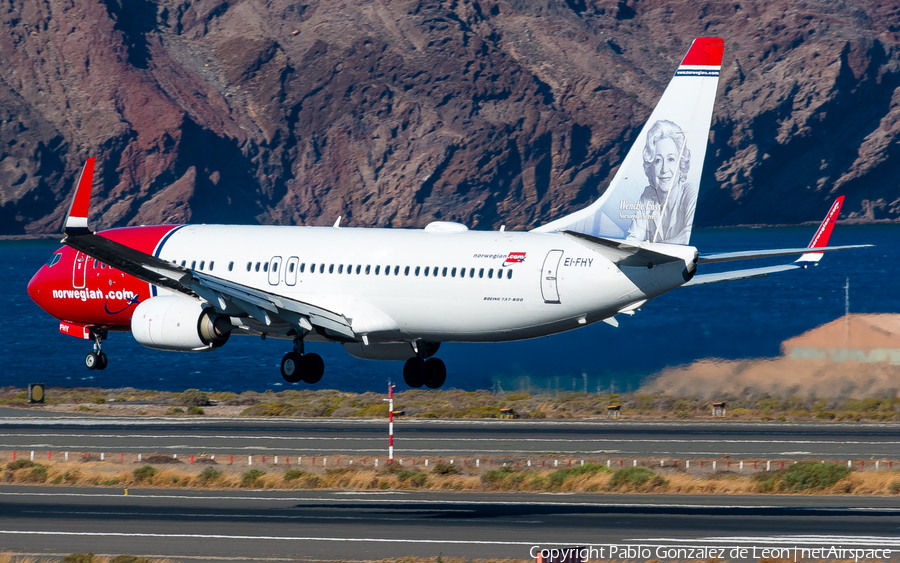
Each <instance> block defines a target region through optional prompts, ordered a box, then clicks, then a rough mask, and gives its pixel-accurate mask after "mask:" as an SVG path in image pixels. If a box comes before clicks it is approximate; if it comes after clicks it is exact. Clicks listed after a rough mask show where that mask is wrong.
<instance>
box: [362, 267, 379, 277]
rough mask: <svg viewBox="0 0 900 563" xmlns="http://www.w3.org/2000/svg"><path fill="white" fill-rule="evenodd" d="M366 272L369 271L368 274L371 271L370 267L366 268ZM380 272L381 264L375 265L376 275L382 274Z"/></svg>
mask: <svg viewBox="0 0 900 563" xmlns="http://www.w3.org/2000/svg"><path fill="white" fill-rule="evenodd" d="M366 273H367V274H368V273H369V269H368V268H366ZM380 273H381V266H375V275H376V276H377V275H378V274H380Z"/></svg>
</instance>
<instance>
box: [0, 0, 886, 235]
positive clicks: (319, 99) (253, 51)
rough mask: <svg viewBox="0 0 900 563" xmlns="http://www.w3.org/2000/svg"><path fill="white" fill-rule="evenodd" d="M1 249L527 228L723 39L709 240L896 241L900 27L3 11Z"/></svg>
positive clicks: (827, 19)
mask: <svg viewBox="0 0 900 563" xmlns="http://www.w3.org/2000/svg"><path fill="white" fill-rule="evenodd" d="M0 12H2V16H0V26H2V32H0V234H16V233H44V232H56V231H57V230H58V228H59V225H60V221H61V218H62V216H63V214H64V213H65V210H66V208H67V205H68V196H69V193H70V191H71V189H72V185H73V182H74V179H75V177H76V176H77V174H78V171H79V170H80V167H81V165H82V163H83V162H84V160H85V158H87V157H88V156H96V157H98V159H97V170H96V180H95V186H94V200H93V201H94V206H93V214H94V215H93V224H94V226H95V227H101V228H103V227H110V226H117V225H126V224H147V223H160V222H185V221H191V222H251V223H253V222H261V223H268V224H330V223H332V222H333V221H334V219H335V218H336V217H337V216H338V215H342V216H344V218H345V223H344V224H345V225H346V224H350V225H357V226H396V227H400V226H419V227H421V226H423V225H424V224H426V223H427V222H428V221H430V220H432V219H445V220H458V221H461V222H463V223H466V224H467V225H469V226H470V227H473V228H482V229H484V228H496V227H497V226H499V225H500V224H501V223H505V224H506V225H507V227H508V228H527V227H533V226H536V225H538V224H540V223H542V222H546V221H547V220H549V219H550V218H553V217H555V216H558V215H559V214H561V213H564V212H567V211H571V210H573V209H576V208H578V207H581V206H583V205H585V204H587V203H588V202H590V201H592V200H593V199H595V198H596V197H597V196H598V195H599V194H600V193H602V191H603V189H604V188H605V186H606V184H607V182H608V181H609V179H610V178H611V175H612V173H614V171H615V166H616V165H617V164H618V162H619V160H620V159H621V158H622V156H623V155H624V152H625V151H627V149H628V147H629V145H630V143H631V142H632V140H633V138H634V136H635V135H636V131H637V129H638V128H639V127H640V125H641V124H642V122H643V120H644V119H645V118H646V117H647V115H648V114H649V111H650V109H651V108H652V107H653V105H654V104H655V102H656V100H657V99H658V97H659V95H660V94H661V92H662V89H663V88H664V87H665V85H666V83H667V82H668V80H669V78H670V76H671V74H672V72H673V70H674V69H675V67H676V66H677V64H678V62H679V61H680V59H681V57H682V55H683V54H684V52H685V50H686V49H687V47H688V45H689V44H690V40H691V39H692V38H693V37H695V36H699V35H716V36H722V37H724V38H726V50H725V62H724V64H723V73H722V79H721V82H720V96H719V100H718V102H717V106H716V111H715V118H714V119H715V122H714V124H713V131H712V134H711V136H710V137H711V138H710V142H711V144H710V148H709V156H708V158H707V163H706V169H705V171H704V181H703V185H702V188H701V194H700V198H701V200H700V203H699V205H698V216H697V222H698V223H699V224H703V225H727V224H737V223H793V222H800V221H806V220H816V219H818V218H819V217H821V216H822V215H823V214H824V212H825V210H826V209H827V207H828V205H829V202H830V200H831V199H832V198H833V197H834V195H835V194H846V195H847V196H848V198H847V204H846V205H845V207H844V209H845V214H844V217H845V218H857V219H865V220H872V219H897V218H900V181H898V176H897V175H896V174H894V173H893V167H892V166H891V164H892V161H896V160H897V158H898V157H900V154H898V153H900V142H898V139H900V89H898V86H900V49H898V40H900V8H898V7H897V6H896V5H889V4H887V3H885V4H884V5H882V4H880V3H878V2H865V1H862V2H855V3H845V2H838V1H834V2H818V1H817V2H787V1H785V0H772V1H765V0H752V1H746V0H733V1H731V2H719V1H700V2H692V3H687V2H685V3H680V4H677V5H676V4H675V3H671V2H663V1H661V0H627V1H625V0H622V1H619V0H565V1H564V2H563V1H560V0H485V1H482V0H448V1H439V0H374V1H372V0H366V1H361V0H332V1H331V2H318V1H317V0H306V1H303V0H301V1H300V2H296V1H295V2H291V1H288V0H156V1H151V0H83V1H80V2H34V1H26V0H9V1H8V2H6V3H4V6H3V7H0Z"/></svg>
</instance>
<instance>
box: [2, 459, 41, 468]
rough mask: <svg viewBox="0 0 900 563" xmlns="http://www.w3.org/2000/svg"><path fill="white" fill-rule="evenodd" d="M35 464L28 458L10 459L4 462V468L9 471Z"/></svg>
mask: <svg viewBox="0 0 900 563" xmlns="http://www.w3.org/2000/svg"><path fill="white" fill-rule="evenodd" d="M35 465H37V464H36V463H35V462H33V461H31V460H30V459H19V460H16V461H11V462H9V463H7V464H6V468H7V469H9V470H10V471H18V470H19V469H24V468H26V467H34V466H35Z"/></svg>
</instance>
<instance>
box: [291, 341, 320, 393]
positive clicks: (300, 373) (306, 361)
mask: <svg viewBox="0 0 900 563" xmlns="http://www.w3.org/2000/svg"><path fill="white" fill-rule="evenodd" d="M324 374H325V362H323V361H322V356H320V355H318V354H304V353H303V340H302V339H300V338H295V339H294V350H293V352H288V353H287V354H285V355H284V357H283V358H282V359H281V377H283V378H284V380H285V381H287V382H288V383H299V382H301V381H303V382H304V383H309V384H312V383H318V382H319V380H321V379H322V375H324Z"/></svg>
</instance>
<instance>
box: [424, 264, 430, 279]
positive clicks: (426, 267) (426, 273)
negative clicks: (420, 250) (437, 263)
mask: <svg viewBox="0 0 900 563" xmlns="http://www.w3.org/2000/svg"><path fill="white" fill-rule="evenodd" d="M429 270H431V266H425V277H426V278H427V277H428V272H429Z"/></svg>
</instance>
